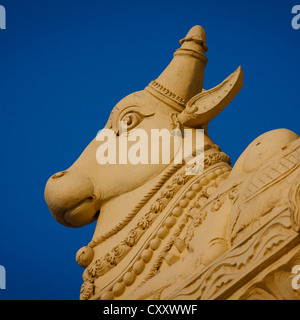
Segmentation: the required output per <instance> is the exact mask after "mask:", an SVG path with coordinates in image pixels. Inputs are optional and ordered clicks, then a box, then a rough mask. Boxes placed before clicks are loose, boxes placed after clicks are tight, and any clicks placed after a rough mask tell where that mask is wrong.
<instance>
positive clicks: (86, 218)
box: [45, 170, 99, 227]
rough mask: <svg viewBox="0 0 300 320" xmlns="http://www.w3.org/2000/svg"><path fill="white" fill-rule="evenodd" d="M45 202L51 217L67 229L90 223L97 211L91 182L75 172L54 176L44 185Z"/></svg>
mask: <svg viewBox="0 0 300 320" xmlns="http://www.w3.org/2000/svg"><path fill="white" fill-rule="evenodd" d="M45 200H46V203H47V205H48V207H49V209H50V212H51V214H52V215H53V217H54V218H55V219H56V220H57V221H58V222H59V223H61V224H63V225H65V226H68V227H81V226H84V225H86V224H89V223H91V222H92V221H94V220H95V218H96V216H97V213H98V211H99V202H98V201H97V200H96V197H95V195H94V186H93V183H92V181H91V180H90V179H89V178H88V177H84V176H82V175H80V174H79V173H78V172H77V171H76V170H72V171H71V170H67V171H61V172H58V173H56V174H54V175H53V176H52V177H51V178H50V179H49V180H48V182H47V184H46V188H45Z"/></svg>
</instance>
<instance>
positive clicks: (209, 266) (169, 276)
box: [45, 26, 300, 299]
mask: <svg viewBox="0 0 300 320" xmlns="http://www.w3.org/2000/svg"><path fill="white" fill-rule="evenodd" d="M180 44H181V48H180V49H178V50H176V51H175V53H174V58H173V60H172V61H171V63H170V64H169V66H168V67H167V68H166V69H165V70H164V71H163V73H162V74H161V75H160V76H159V77H158V78H157V80H155V81H152V82H151V83H150V84H149V85H148V86H147V87H146V88H145V90H143V91H139V92H135V93H133V94H130V95H129V96H127V97H125V98H124V99H123V100H121V101H120V102H119V103H118V104H117V105H116V106H115V107H114V108H113V110H112V112H111V115H110V117H109V120H108V122H107V124H106V127H105V128H106V129H111V130H112V131H113V132H114V133H115V137H116V140H115V143H116V144H117V145H118V146H120V145H121V141H120V140H121V137H122V134H120V130H119V123H120V121H121V122H122V123H124V122H125V123H126V125H127V133H126V134H127V136H128V138H129V137H130V136H132V135H133V134H134V132H135V130H137V129H143V130H144V131H145V132H146V133H147V134H148V135H149V136H150V132H151V130H153V129H158V130H163V129H167V130H172V129H174V128H177V129H178V130H180V131H183V130H184V129H187V128H188V129H192V130H194V131H196V130H197V129H203V130H204V137H203V139H204V167H203V171H202V172H201V173H200V174H197V175H190V174H187V171H186V168H187V166H188V164H187V163H186V162H185V161H183V162H182V163H175V162H174V158H175V156H176V154H177V153H178V150H177V149H175V148H173V149H172V150H171V156H170V159H171V161H170V163H164V162H163V161H160V162H159V163H158V164H151V163H149V164H143V163H138V164H136V163H134V164H133V163H128V164H123V163H120V162H116V163H113V164H111V163H106V164H99V161H98V160H99V159H97V156H96V155H97V150H99V147H100V146H101V145H102V144H103V143H105V142H104V141H99V139H97V138H95V139H94V140H93V141H92V142H91V143H90V144H89V146H88V147H87V148H86V149H85V150H84V152H83V153H82V155H81V156H80V157H79V159H78V160H77V161H76V162H75V163H74V164H73V165H72V166H71V167H70V168H69V169H67V170H65V171H62V172H59V173H56V174H55V175H53V176H52V177H51V178H50V179H49V180H48V182H47V185H46V189H45V199H46V202H47V204H48V206H49V209H50V211H51V213H52V215H53V216H54V218H55V219H56V220H57V221H58V222H60V223H62V224H63V225H66V226H70V227H81V226H84V225H86V224H89V223H91V222H93V221H94V220H96V219H97V225H96V230H95V233H94V236H93V239H92V241H91V242H90V243H89V244H88V245H87V246H86V247H83V248H82V249H80V250H79V251H78V253H77V255H76V260H77V262H78V263H79V265H81V266H82V267H85V268H86V269H85V271H84V273H83V280H84V283H83V285H82V288H81V295H80V297H81V299H146V298H150V299H177V298H179V299H184V298H188V299H221V298H224V299H225V298H236V299H239V298H241V299H251V298H257V296H258V295H260V297H261V298H269V296H267V293H266V292H268V295H272V294H273V295H274V297H275V298H277V299H280V298H295V297H296V298H299V292H297V291H295V290H294V289H293V288H292V287H290V288H289V290H288V291H285V293H284V294H283V293H278V292H277V291H278V290H277V291H276V290H275V289H274V288H275V287H276V281H275V280H274V279H275V278H276V279H277V278H280V279H281V280H280V281H281V282H280V283H281V286H283V285H282V283H285V284H286V283H289V281H290V280H285V278H284V276H282V273H281V271H280V272H279V271H278V270H282V266H283V265H284V266H287V265H288V266H289V267H290V266H291V265H292V264H297V263H298V264H300V254H299V234H298V231H299V159H300V151H299V144H300V139H299V138H298V136H297V135H296V134H295V133H293V132H291V131H289V130H286V129H279V130H274V131H271V132H268V133H266V134H264V135H262V136H260V137H258V138H257V139H256V140H254V141H253V142H252V143H251V144H250V145H249V147H248V148H247V149H246V150H245V151H244V153H243V154H242V155H241V156H240V158H239V160H238V161H237V163H236V164H235V166H234V168H233V169H232V167H231V166H230V158H229V157H228V156H227V155H226V154H224V153H223V152H221V150H220V148H219V147H218V146H217V145H215V144H214V143H213V141H212V140H211V139H210V138H209V136H208V134H207V129H208V123H209V122H210V121H211V120H212V119H213V118H214V117H215V116H216V115H218V114H219V113H220V112H221V111H222V110H223V109H224V108H225V107H226V106H227V105H228V104H229V103H230V102H231V100H232V99H233V98H234V97H235V96H236V94H237V93H238V92H239V90H240V89H241V88H242V84H243V74H242V70H241V68H240V67H239V68H238V69H237V70H236V71H235V72H234V73H233V74H232V75H231V76H229V77H228V78H227V79H226V80H225V81H223V82H222V83H221V84H220V85H218V86H217V87H215V88H213V89H211V90H208V91H206V90H204V89H202V86H203V78H204V69H205V65H206V63H207V58H206V57H205V52H206V51H207V46H206V36H205V32H204V29H203V28H202V27H200V26H195V27H193V28H192V29H191V30H190V31H189V32H188V34H187V36H186V37H185V38H184V39H182V40H180ZM187 139H190V137H187V136H185V135H183V136H182V140H183V141H182V142H183V144H184V143H187V141H185V140H187ZM128 140H129V142H128V144H127V145H126V148H128V149H129V148H130V147H132V145H134V143H135V142H134V139H131V142H130V139H128ZM149 149H150V146H149ZM116 150H117V153H120V149H119V148H116ZM161 152H162V154H163V153H164V150H161ZM192 152H195V146H193V149H192ZM117 158H118V157H117ZM276 263H277V264H278V266H277V265H276ZM272 268H273V269H272ZM287 268H288V267H286V269H287ZM278 274H279V275H278ZM270 277H271V279H273V280H272V281H273V282H272V281H271V280H268V282H267V280H266V279H269V278H270ZM286 278H287V279H289V278H288V277H286ZM278 281H279V280H278ZM266 282H267V283H268V286H269V287H268V288H267V285H266V284H265V283H266ZM261 283H264V284H265V286H266V288H264V289H261V287H262V286H261ZM286 286H287V284H286ZM258 287H259V288H260V291H259V292H258V291H257V288H258ZM270 288H271V289H270ZM276 288H277V287H276ZM272 290H273V291H274V292H275V291H276V292H275V293H272V292H273V291H272ZM279 291H280V290H279ZM270 292H271V293H270ZM287 292H288V293H287ZM280 294H281V296H280ZM287 296H288V297H287Z"/></svg>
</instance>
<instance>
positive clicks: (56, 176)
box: [52, 171, 68, 179]
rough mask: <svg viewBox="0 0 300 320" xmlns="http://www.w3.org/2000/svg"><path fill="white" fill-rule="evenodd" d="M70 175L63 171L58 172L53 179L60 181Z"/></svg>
mask: <svg viewBox="0 0 300 320" xmlns="http://www.w3.org/2000/svg"><path fill="white" fill-rule="evenodd" d="M67 173H68V171H61V172H57V173H55V174H54V175H53V176H52V179H58V178H61V177H63V176H64V175H66V174H67Z"/></svg>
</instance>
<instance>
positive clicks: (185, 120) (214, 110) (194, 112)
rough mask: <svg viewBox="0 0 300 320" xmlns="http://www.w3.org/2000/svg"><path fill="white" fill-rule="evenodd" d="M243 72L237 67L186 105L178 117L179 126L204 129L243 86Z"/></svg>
mask: <svg viewBox="0 0 300 320" xmlns="http://www.w3.org/2000/svg"><path fill="white" fill-rule="evenodd" d="M243 78H244V77H243V71H242V68H241V67H238V68H237V70H236V71H235V72H233V73H232V74H231V75H230V76H229V77H228V78H227V79H225V80H224V81H223V82H222V83H221V84H219V85H218V86H216V87H214V88H212V89H210V90H207V91H202V92H201V93H199V94H197V95H196V96H194V97H193V98H192V99H190V100H189V102H188V103H187V106H186V108H185V109H184V110H183V111H182V112H181V113H180V114H179V115H178V120H179V121H180V123H181V124H183V125H185V126H188V127H191V128H201V127H202V128H204V129H205V127H206V126H207V124H208V122H209V121H211V120H212V119H213V118H214V117H216V116H217V115H218V114H219V113H220V112H221V111H222V110H223V109H224V108H225V107H226V106H227V105H228V104H229V103H230V102H231V101H232V99H233V98H234V97H235V96H236V95H237V94H238V92H239V91H240V90H241V88H242V86H243Z"/></svg>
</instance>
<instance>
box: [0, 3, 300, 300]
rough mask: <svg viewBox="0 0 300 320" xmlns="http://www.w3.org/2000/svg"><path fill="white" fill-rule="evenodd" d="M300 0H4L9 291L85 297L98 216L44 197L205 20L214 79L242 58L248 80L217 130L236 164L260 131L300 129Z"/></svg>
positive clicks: (11, 294) (0, 70)
mask: <svg viewBox="0 0 300 320" xmlns="http://www.w3.org/2000/svg"><path fill="white" fill-rule="evenodd" d="M295 4H300V0H299V1H297V0H295V1H289V0H280V1H279V0H277V1H275V0H273V1H269V0H264V1H261V0H252V1H248V0H247V1H240V0H236V1H234V0H228V1H220V0H219V1H218V0H214V1H208V0H205V1H204V0H196V1H194V0H185V1H178V0H172V1H171V0H168V1H167V0H151V1H144V0H139V1H132V0H128V1H120V0H118V1H116V0H115V1H114V0H110V1H105V2H104V1H100V0H89V1H83V0H43V1H41V0H26V1H24V0H0V5H4V6H5V7H6V11H7V30H0V46H1V49H0V110H1V126H0V131H1V140H0V150H1V160H0V161H1V176H0V180H1V190H0V195H1V213H0V265H3V266H5V268H6V272H7V289H6V290H0V299H78V297H79V291H80V286H81V283H82V279H81V274H82V271H83V269H82V268H81V267H79V266H78V265H77V264H76V262H75V254H76V252H77V250H78V249H79V248H80V247H82V246H84V245H86V244H87V243H88V242H89V241H90V239H91V237H92V234H93V231H94V227H95V224H93V225H90V226H87V227H84V228H80V229H71V228H66V227H63V226H62V225H60V224H58V223H57V222H56V221H55V220H54V219H53V218H52V216H51V214H50V212H49V210H48V208H47V206H46V203H45V201H44V195H43V194H44V187H45V183H46V181H47V179H48V178H49V177H50V176H51V175H52V174H54V173H55V172H57V171H60V170H64V169H66V168H68V167H69V166H70V165H71V164H72V163H73V162H74V161H75V160H76V159H77V158H78V156H79V155H80V154H81V152H82V151H83V150H84V148H85V147H86V146H87V144H88V143H89V142H90V141H91V140H92V139H93V138H94V136H95V135H96V133H97V131H98V130H99V129H101V128H103V126H104V125H105V123H106V120H107V117H108V115H109V113H110V110H111V109H112V107H113V106H114V105H115V104H116V103H117V102H118V101H119V100H120V99H121V98H123V97H124V96H126V95H127V94H129V93H131V92H134V91H138V90H141V89H143V88H144V87H145V86H146V85H147V84H148V83H149V82H150V81H151V80H153V79H155V78H156V77H157V76H158V75H159V74H160V73H161V72H162V71H163V70H164V68H165V67H166V66H167V64H168V63H169V62H170V60H171V59H172V55H173V52H174V50H175V49H177V48H178V47H179V43H178V41H179V40H180V39H181V38H183V37H184V36H185V34H186V33H187V31H188V30H189V29H190V28H191V27H192V26H194V25H196V24H200V25H202V26H203V27H204V28H205V30H206V34H207V45H208V47H209V51H208V52H207V57H208V59H209V60H208V64H207V67H206V75H205V80H204V87H205V88H206V89H209V88H211V87H214V86H215V85H217V84H219V83H220V82H221V81H223V79H225V78H226V77H227V76H228V75H229V74H231V73H232V72H233V71H234V70H235V69H236V68H237V67H238V66H239V65H242V67H243V71H244V76H245V78H244V88H243V89H242V91H241V92H240V93H239V94H238V96H237V97H236V99H235V100H234V101H233V102H232V103H231V104H230V105H229V106H228V107H227V108H226V109H225V110H224V111H223V112H222V113H221V114H220V115H219V116H218V117H217V118H216V119H215V120H213V121H212V122H211V124H210V127H209V134H210V136H211V138H212V139H213V140H214V142H215V143H216V144H218V145H220V146H221V148H222V150H223V151H224V152H226V153H227V154H228V155H230V156H231V158H232V160H233V162H235V161H236V159H237V158H238V156H239V155H240V154H241V153H242V151H243V150H244V149H245V148H246V147H247V145H248V144H249V143H250V142H251V141H252V140H253V139H255V138H256V137H257V136H258V135H260V134H262V133H264V132H266V131H269V130H272V129H276V128H288V129H290V130H293V131H295V132H296V133H298V134H299V133H300V130H299V126H298V124H299V114H300V112H299V107H300V101H299V91H300V88H299V87H300V86H299V75H300V62H299V61H300V60H299V57H300V55H299V53H300V29H299V30H293V29H292V27H291V20H292V17H293V16H292V14H291V9H292V7H293V6H294V5H295Z"/></svg>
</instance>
